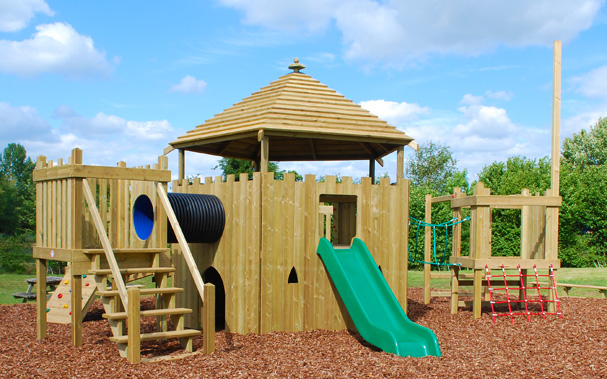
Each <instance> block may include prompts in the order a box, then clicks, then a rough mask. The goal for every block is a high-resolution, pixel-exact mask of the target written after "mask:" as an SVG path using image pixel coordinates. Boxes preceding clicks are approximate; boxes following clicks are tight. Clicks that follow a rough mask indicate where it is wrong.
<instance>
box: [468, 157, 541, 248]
mask: <svg viewBox="0 0 607 379" xmlns="http://www.w3.org/2000/svg"><path fill="white" fill-rule="evenodd" d="M478 178H479V179H478V180H479V181H480V182H483V183H484V184H485V187H488V188H491V194H493V195H515V194H520V193H521V191H522V190H523V189H524V188H527V189H528V190H529V191H530V192H531V193H532V194H534V193H540V194H543V193H544V191H546V190H547V189H548V188H549V187H550V159H549V158H548V157H544V158H540V159H528V158H526V157H520V156H519V157H510V158H508V160H507V161H506V162H505V163H504V162H493V163H492V164H491V165H489V166H485V167H483V169H482V170H481V172H480V174H479V176H478ZM492 216H493V224H492V241H491V244H492V254H493V255H495V256H518V255H520V251H521V248H520V246H521V211H520V210H516V209H495V210H494V211H493V213H492Z"/></svg>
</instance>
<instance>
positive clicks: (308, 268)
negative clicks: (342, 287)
mask: <svg viewBox="0 0 607 379" xmlns="http://www.w3.org/2000/svg"><path fill="white" fill-rule="evenodd" d="M303 192H304V195H303V196H304V206H305V210H304V254H305V256H304V267H303V275H302V277H303V281H304V282H303V298H304V305H303V313H304V314H303V330H306V331H307V330H313V329H314V327H315V325H314V314H315V310H316V309H315V306H316V299H315V298H316V294H315V279H316V278H315V275H314V269H315V265H316V262H317V260H318V257H317V254H316V247H317V243H318V238H317V229H316V228H317V227H318V222H317V220H318V198H317V194H316V176H315V175H306V176H305V181H304V191H303Z"/></svg>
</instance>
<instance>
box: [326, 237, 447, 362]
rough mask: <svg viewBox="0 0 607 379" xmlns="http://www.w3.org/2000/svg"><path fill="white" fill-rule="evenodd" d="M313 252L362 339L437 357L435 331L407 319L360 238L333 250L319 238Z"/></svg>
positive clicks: (406, 353)
mask: <svg viewBox="0 0 607 379" xmlns="http://www.w3.org/2000/svg"><path fill="white" fill-rule="evenodd" d="M316 253H317V254H318V255H320V257H321V258H322V260H323V262H324V264H325V267H326V269H327V272H328V273H329V276H331V279H332V280H333V283H334V284H335V288H336V289H337V292H339V296H340V297H341V299H342V301H343V302H344V305H345V306H346V308H347V309H348V313H349V314H350V317H351V318H352V321H354V325H355V326H356V329H357V330H358V333H360V335H361V336H362V338H364V339H365V341H367V342H369V343H370V344H372V345H374V346H376V347H378V348H380V349H381V350H383V351H385V352H388V353H392V354H396V355H400V356H401V357H425V356H427V355H435V356H437V357H440V348H439V346H438V339H437V338H436V335H435V334H434V332H433V331H432V330H430V329H428V328H425V327H423V326H421V325H418V324H416V323H414V322H413V321H411V320H409V318H408V317H407V315H406V314H405V312H404V311H403V308H402V307H401V306H400V304H399V303H398V300H396V297H395V296H394V293H393V292H392V290H391V289H390V286H388V283H387V282H386V279H384V276H383V275H382V273H381V271H379V268H378V267H377V265H376V264H375V261H374V260H373V257H372V256H371V253H369V249H367V246H366V245H365V243H364V242H363V241H361V240H360V239H358V238H354V240H353V242H352V246H351V247H350V248H349V249H337V250H335V249H334V248H333V245H331V242H329V240H327V239H326V238H321V239H320V242H319V243H318V249H317V250H316Z"/></svg>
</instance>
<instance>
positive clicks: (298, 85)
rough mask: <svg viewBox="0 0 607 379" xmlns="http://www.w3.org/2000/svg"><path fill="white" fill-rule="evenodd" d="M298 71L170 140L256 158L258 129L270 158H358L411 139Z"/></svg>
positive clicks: (187, 147) (205, 150)
mask: <svg viewBox="0 0 607 379" xmlns="http://www.w3.org/2000/svg"><path fill="white" fill-rule="evenodd" d="M296 63H297V62H296ZM292 66H293V65H292ZM298 71H299V70H296V72H292V73H289V74H287V75H285V76H283V77H281V78H279V79H278V80H276V81H274V82H272V83H270V85H268V86H267V87H264V88H262V89H261V90H259V91H258V92H255V93H253V94H252V95H251V96H249V97H247V98H245V99H243V100H242V101H240V102H239V103H237V104H235V105H234V106H232V107H231V108H228V109H226V110H225V111H223V112H222V113H220V114H217V115H215V116H214V117H212V118H211V119H209V120H207V121H206V122H205V123H204V124H202V125H199V126H197V127H196V128H195V129H192V130H190V131H189V132H187V133H186V134H185V135H183V136H181V137H179V138H178V139H177V140H176V141H173V142H171V146H172V147H174V148H176V149H184V150H189V151H196V152H201V153H206V154H212V155H218V156H223V157H230V158H241V159H250V160H255V159H257V158H258V157H259V154H260V152H259V151H260V144H259V139H258V137H259V136H260V133H263V135H265V136H267V137H269V141H270V142H269V160H271V161H311V160H361V159H377V158H381V157H383V156H385V155H387V154H390V153H391V152H393V151H395V150H396V149H397V147H399V146H405V145H408V144H409V143H411V142H412V141H413V139H412V138H411V137H409V136H407V135H406V134H405V133H403V132H401V131H399V130H398V129H396V128H395V127H394V126H392V125H389V124H388V123H386V122H385V121H383V120H381V119H379V118H378V117H377V116H375V115H373V114H371V113H370V112H369V111H367V110H365V109H362V108H361V107H360V106H359V105H358V104H356V103H354V102H352V101H351V100H348V99H346V98H345V97H344V96H342V95H340V94H339V93H337V92H335V91H334V90H332V89H330V88H329V87H327V86H326V85H324V84H322V83H320V82H319V81H318V80H316V79H313V78H312V77H311V76H309V75H306V74H304V73H301V72H298ZM261 131H263V132H261Z"/></svg>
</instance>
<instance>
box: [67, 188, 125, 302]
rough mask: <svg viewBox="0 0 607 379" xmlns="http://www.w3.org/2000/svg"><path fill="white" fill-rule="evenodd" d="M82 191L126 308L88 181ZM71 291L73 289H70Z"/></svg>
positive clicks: (119, 280)
mask: <svg viewBox="0 0 607 379" xmlns="http://www.w3.org/2000/svg"><path fill="white" fill-rule="evenodd" d="M82 184H83V186H82V189H83V191H84V197H85V199H86V202H87V204H88V206H89V210H90V211H91V215H92V217H93V222H94V223H95V226H96V227H97V234H98V235H99V238H100V239H101V245H103V250H105V257H106V259H107V261H108V264H109V266H110V269H111V272H112V275H113V276H114V280H113V282H114V283H115V284H116V286H117V289H118V292H119V293H120V299H121V300H122V303H123V304H124V307H125V308H127V307H128V298H127V292H126V287H125V285H124V280H123V279H122V275H120V268H119V267H118V263H117V262H116V257H115V256H114V253H113V251H112V246H111V245H110V240H109V239H108V237H107V234H105V230H104V229H103V223H102V221H101V217H99V212H98V211H97V206H96V205H95V199H94V198H93V194H92V193H91V188H90V187H89V184H88V181H86V180H83V181H82ZM72 290H73V289H72Z"/></svg>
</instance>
